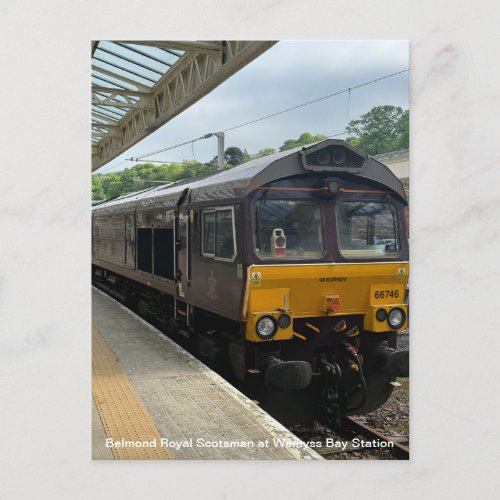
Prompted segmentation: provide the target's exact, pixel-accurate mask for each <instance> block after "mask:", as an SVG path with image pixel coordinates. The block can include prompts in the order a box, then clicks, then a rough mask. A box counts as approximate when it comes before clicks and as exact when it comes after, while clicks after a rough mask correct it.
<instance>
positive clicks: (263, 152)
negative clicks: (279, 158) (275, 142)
mask: <svg viewBox="0 0 500 500" xmlns="http://www.w3.org/2000/svg"><path fill="white" fill-rule="evenodd" d="M274 153H276V150H275V149H274V148H264V149H261V150H260V151H259V152H258V153H256V154H255V155H254V158H262V157H263V156H268V155H273V154H274Z"/></svg>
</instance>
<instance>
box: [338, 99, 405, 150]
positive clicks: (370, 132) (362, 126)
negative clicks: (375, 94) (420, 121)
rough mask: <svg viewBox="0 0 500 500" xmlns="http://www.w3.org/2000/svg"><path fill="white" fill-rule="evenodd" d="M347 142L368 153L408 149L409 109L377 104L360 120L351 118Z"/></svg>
mask: <svg viewBox="0 0 500 500" xmlns="http://www.w3.org/2000/svg"><path fill="white" fill-rule="evenodd" d="M346 130H347V132H348V133H349V134H354V136H352V137H348V138H347V142H348V143H349V144H351V145H352V146H354V147H355V148H357V149H360V150H361V151H363V152H364V153H366V154H368V155H376V154H381V153H387V152H389V151H397V150H399V149H408V145H409V111H408V110H403V109H402V108H400V107H395V106H390V105H385V106H376V107H374V108H372V109H371V110H370V111H368V113H365V114H363V115H361V117H360V118H359V119H358V120H351V121H350V122H349V125H348V126H347V129H346Z"/></svg>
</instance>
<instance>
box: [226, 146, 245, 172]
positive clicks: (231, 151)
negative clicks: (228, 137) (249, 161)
mask: <svg viewBox="0 0 500 500" xmlns="http://www.w3.org/2000/svg"><path fill="white" fill-rule="evenodd" d="M247 155H248V153H247ZM224 160H225V161H226V162H227V163H229V164H230V165H231V166H233V167H235V166H236V165H239V164H240V163H243V162H244V161H245V153H243V151H242V150H241V149H240V148H236V147H234V146H231V147H230V148H227V149H226V151H225V152H224Z"/></svg>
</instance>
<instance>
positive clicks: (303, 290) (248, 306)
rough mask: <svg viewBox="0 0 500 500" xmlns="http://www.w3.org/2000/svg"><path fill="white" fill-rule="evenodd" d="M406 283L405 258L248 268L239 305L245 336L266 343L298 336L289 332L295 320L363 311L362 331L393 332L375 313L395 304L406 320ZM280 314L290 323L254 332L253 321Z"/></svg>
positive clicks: (361, 312) (359, 313)
mask: <svg viewBox="0 0 500 500" xmlns="http://www.w3.org/2000/svg"><path fill="white" fill-rule="evenodd" d="M407 284H408V263H407V262H391V263H382V264H381V263H353V264H297V265H262V266H260V265H258V266H250V267H249V269H248V276H247V290H246V295H245V304H244V309H243V317H244V320H246V323H247V326H246V339H247V340H249V341H252V342H268V341H275V340H288V339H292V338H293V337H294V335H295V336H298V337H300V334H297V333H295V334H294V329H293V320H294V319H298V318H319V317H325V316H339V317H342V316H347V315H362V316H363V325H364V330H365V331H367V332H389V331H394V329H393V328H391V327H390V326H389V324H388V322H387V321H386V320H379V319H377V317H376V313H377V311H378V310H380V309H384V310H385V311H386V312H387V313H389V312H390V311H391V309H393V308H396V307H397V308H400V309H402V310H403V311H404V313H405V316H406V318H408V311H407V304H405V303H404V297H405V292H406V287H407ZM282 314H288V315H290V316H291V318H292V322H291V324H290V325H289V326H287V327H285V328H282V327H279V328H278V329H277V331H276V334H275V335H274V336H273V337H272V338H271V339H270V340H265V339H262V338H260V337H259V336H258V335H257V333H256V323H257V321H258V320H259V319H260V318H261V317H262V316H272V317H274V318H275V319H276V320H278V318H279V317H280V316H281V315H282ZM379 315H382V316H383V313H382V314H381V313H379ZM406 321H407V320H406ZM406 321H405V323H404V324H403V325H401V326H400V327H399V330H401V329H404V328H405V326H406Z"/></svg>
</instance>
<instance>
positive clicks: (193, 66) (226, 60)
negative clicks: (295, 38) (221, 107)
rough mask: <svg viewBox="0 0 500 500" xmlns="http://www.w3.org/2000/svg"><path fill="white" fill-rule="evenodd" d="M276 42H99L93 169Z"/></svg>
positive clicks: (94, 65)
mask: <svg viewBox="0 0 500 500" xmlns="http://www.w3.org/2000/svg"><path fill="white" fill-rule="evenodd" d="M274 43H276V42H270V41H218V42H194V41H179V42H172V41H123V42H102V41H101V42H94V43H93V47H92V171H94V170H97V169H98V168H99V167H101V166H102V165H104V164H106V163H108V162H109V161H111V160H112V159H113V158H116V157H117V156H118V155H119V154H121V153H123V152H124V151H126V150H127V149H128V148H130V147H131V146H133V145H134V144H136V143H137V142H138V141H140V140H141V139H143V138H144V137H146V136H148V135H149V134H151V133H152V132H154V131H155V130H156V129H158V128H159V127H160V126H162V125H164V124H165V123H166V122H167V121H169V120H171V119H172V118H174V117H175V116H176V115H178V114H179V113H181V112H182V111H184V110H185V109H186V108H188V107H189V106H191V105H192V104H193V103H195V102H196V101H197V100H199V99H201V98H202V97H203V96H205V95H206V94H208V93H209V92H210V91H212V90H213V89H214V88H215V87H217V86H218V85H220V84H221V83H222V82H223V81H225V80H226V79H227V78H229V77H230V76H231V75H233V74H234V73H236V72H237V71H238V70H239V69H241V68H242V67H243V66H245V65H247V64H248V63H250V62H251V61H252V60H254V59H255V58H256V57H258V56H259V55H260V54H262V53H263V52H264V51H266V50H267V49H268V48H270V47H271V46H272V45H274Z"/></svg>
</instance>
